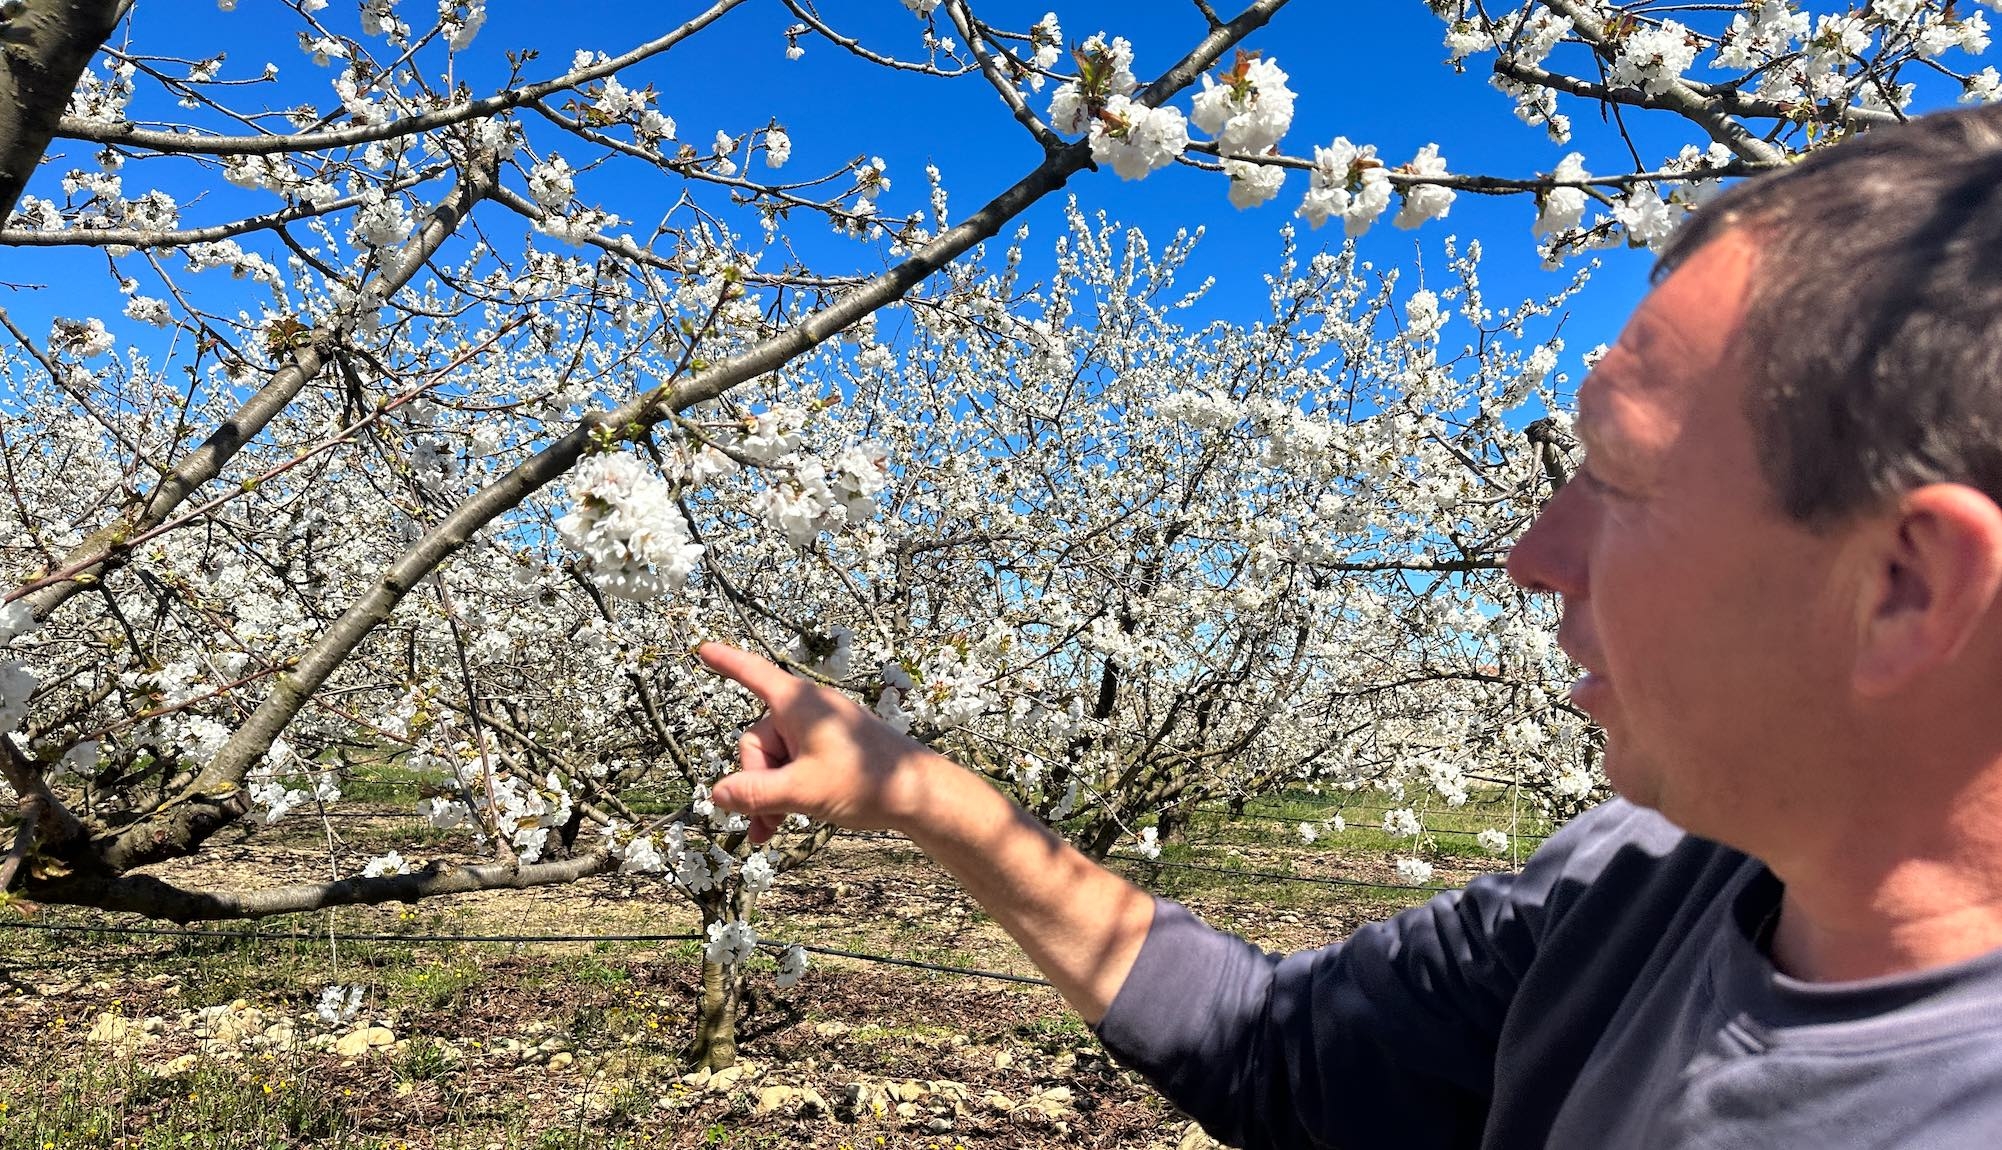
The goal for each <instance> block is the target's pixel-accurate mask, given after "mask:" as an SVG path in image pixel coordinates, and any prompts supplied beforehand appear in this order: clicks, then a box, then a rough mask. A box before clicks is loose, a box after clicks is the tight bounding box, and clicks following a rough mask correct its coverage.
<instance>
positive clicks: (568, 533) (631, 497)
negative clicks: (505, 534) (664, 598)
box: [556, 451, 702, 600]
mask: <svg viewBox="0 0 2002 1150" xmlns="http://www.w3.org/2000/svg"><path fill="white" fill-rule="evenodd" d="M569 494H570V498H571V501H572V506H571V510H570V512H569V513H568V514H566V515H564V516H563V517H561V518H560V519H558V520H557V521H556V529H557V531H559V532H561V533H562V536H563V539H564V542H566V543H568V544H569V545H570V546H571V547H574V548H576V549H577V550H578V551H579V552H581V553H582V554H583V556H584V557H585V559H586V560H587V561H588V562H589V564H590V570H591V579H592V581H593V582H595V583H596V584H597V585H598V586H599V587H600V588H602V589H603V590H604V591H605V592H606V593H607V594H610V595H615V596H617V597H618V598H621V599H632V600H642V599H651V598H653V597H654V596H656V595H659V594H661V593H662V592H664V591H667V590H671V589H674V588H678V587H680V586H681V585H682V584H684V583H686V582H687V581H688V577H689V575H690V574H692V573H693V572H694V570H695V564H696V563H697V562H698V561H700V560H701V558H702V545H701V544H700V543H696V542H694V541H693V540H692V539H691V538H690V535H689V530H688V520H687V518H686V517H685V516H683V515H682V513H681V508H680V507H678V506H677V505H676V504H675V495H674V488H673V487H672V486H671V485H669V484H668V483H667V482H666V481H665V480H663V479H661V478H660V477H659V476H657V475H655V474H654V473H653V472H652V471H650V470H649V469H648V468H647V467H646V465H645V464H643V463H641V462H640V460H639V458H638V457H637V456H634V455H631V454H628V453H626V452H623V451H611V452H605V453H603V454H599V455H592V456H590V457H588V458H586V459H585V460H584V461H583V462H582V463H580V464H578V465H577V468H576V470H575V471H573V472H572V473H571V476H570V482H569Z"/></svg>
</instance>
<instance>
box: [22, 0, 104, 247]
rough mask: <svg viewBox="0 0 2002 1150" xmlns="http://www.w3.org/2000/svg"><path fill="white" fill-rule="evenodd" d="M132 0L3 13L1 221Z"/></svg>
mask: <svg viewBox="0 0 2002 1150" xmlns="http://www.w3.org/2000/svg"><path fill="white" fill-rule="evenodd" d="M131 2H132V0H25V2H24V3H22V4H21V6H20V7H19V8H17V9H14V10H13V11H12V14H11V15H0V221H5V220H6V219H7V217H8V216H10V215H12V214H13V212H14V204H15V202H16V201H18V200H19V199H20V198H21V191H22V189H24V188H26V187H27V186H28V179H29V177H31V176H33V175H34V174H35V166H36V165H37V164H39V163H41V160H42V153H43V152H45V151H47V150H48V147H49V140H50V139H51V138H53V137H54V135H55V133H56V129H57V124H58V122H59V121H60V120H61V119H62V115H63V109H64V108H66V107H68V106H69V99H70V93H71V92H72V91H74V90H75V89H76V82H77V77H79V76H81V75H83V70H84V67H85V66H86V65H88V64H89V63H90V58H91V56H92V55H93V54H95V53H96V51H97V49H98V46H99V45H101V44H103V43H104V40H105V37H107V36H109V35H111V30H112V29H113V28H116V27H117V26H118V21H119V20H121V19H123V18H124V16H125V10H126V8H128V7H129V6H130V5H131Z"/></svg>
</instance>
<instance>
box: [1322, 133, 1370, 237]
mask: <svg viewBox="0 0 2002 1150" xmlns="http://www.w3.org/2000/svg"><path fill="white" fill-rule="evenodd" d="M1389 206H1390V176H1389V174H1388V173H1387V172H1385V171H1384V170H1383V163H1382V161H1380V160H1378V159H1377V158H1376V148H1375V146H1374V145H1367V144H1366V145H1363V146H1361V147H1358V146H1356V145H1355V144H1351V143H1349V141H1348V138H1347V137H1346V136H1336V137H1335V142H1334V143H1333V144H1331V145H1329V146H1328V147H1325V148H1323V147H1319V146H1316V147H1315V149H1314V170H1313V172H1312V173H1311V174H1310V177H1309V184H1308V189H1307V195H1306V198H1305V199H1303V200H1301V202H1300V215H1301V217H1302V218H1304V219H1305V220H1306V221H1307V225H1308V226H1309V227H1315V228H1318V227H1320V226H1321V225H1322V224H1324V223H1326V222H1327V221H1328V220H1329V219H1330V218H1331V217H1335V216H1339V217H1341V220H1342V228H1343V230H1344V231H1346V232H1347V233H1348V234H1349V235H1352V236H1359V235H1361V234H1363V233H1364V232H1366V231H1368V230H1369V226H1370V224H1372V223H1374V222H1376V218H1377V217H1378V216H1380V215H1382V214H1383V210H1384V209H1385V208H1387V207H1389Z"/></svg>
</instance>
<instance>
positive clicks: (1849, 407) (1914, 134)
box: [1656, 106, 2002, 524]
mask: <svg viewBox="0 0 2002 1150" xmlns="http://www.w3.org/2000/svg"><path fill="white" fill-rule="evenodd" d="M1741 230H1742V231H1743V232H1744V233H1746V234H1747V235H1749V236H1750V237H1751V239H1752V241H1753V243H1754V245H1755V249H1756V251H1757V256H1756V263H1755V266H1754V269H1753V272H1752V286H1751V289H1750V299H1749V300H1748V301H1747V304H1746V308H1745V317H1744V325H1743V327H1742V329H1741V331H1740V333H1739V337H1738V341H1737V346H1736V350H1737V352H1738V359H1739V362H1741V363H1743V364H1744V365H1745V366H1746V368H1747V370H1749V371H1750V372H1751V375H1752V380H1751V384H1750V386H1749V388H1748V390H1747V394H1746V405H1747V408H1746V414H1747V416H1748V418H1749V419H1750V421H1751V425H1752V431H1753V434H1754V436H1755V437H1756V439H1757V441H1758V444H1759V447H1760V451H1761V458H1762V459H1763V461H1764V465H1765V468H1766V475H1767V478H1768V480H1769V481H1770V483H1771V485H1772V488H1773V491H1774V492H1775V493H1776V494H1777V495H1778V497H1779V501H1780V504H1781V506H1782V507H1783V508H1784V510H1785V511H1786V513H1787V514H1789V515H1791V516H1792V517H1794V518H1795V519H1798V520H1801V521H1803V522H1807V523H1810V524H1825V523H1829V522H1833V521H1836V520H1838V519H1840V518H1842V517H1843V516H1845V515H1847V514H1849V513H1851V512H1855V511H1859V510H1862V509H1865V508H1868V507H1872V506H1875V505H1877V504H1879V503H1881V502H1882V501H1883V500H1885V499H1887V498H1890V497H1893V496H1896V495H1898V494H1900V493H1902V492H1904V491H1908V490H1910V489H1912V488H1913V487H1916V486H1920V485H1923V484H1927V483H1941V482H1945V483H1964V484H1967V485H1969V486H1971V487H1975V488H1978V489H1980V490H1981V491H1982V492H1984V493H1985V494H1987V496H1988V497H1989V498H1990V499H1993V500H1995V501H1996V502H1997V503H2002V106H1997V107H1984V108H1972V109H1963V110H1956V111H1951V112H1941V113H1936V114H1933V115H1929V116H1920V117H1917V118H1915V119H1913V120H1912V121H1911V122H1909V123H1906V124H1901V125H1897V126H1893V127H1885V128H1878V129H1875V130H1872V131H1870V132H1867V133H1865V134H1863V135H1861V136H1859V137H1857V138H1855V139H1851V140H1848V141H1845V142H1843V143H1841V144H1838V145H1835V146H1833V147H1829V148H1826V149H1823V150H1821V151H1818V152H1815V153H1813V154H1811V155H1809V156H1807V157H1806V158H1805V159H1803V160H1802V161H1801V162H1800V163H1798V164H1796V165H1794V166H1793V167H1790V168H1787V169H1785V170H1783V171H1779V172H1775V173H1772V174H1769V175H1764V176H1760V177H1758V178H1755V179H1751V180H1747V181H1745V182H1744V183H1742V184H1739V185H1737V186H1735V187H1733V188H1731V189H1730V190H1729V191H1727V192H1725V193H1724V194H1723V195H1721V196H1719V197H1718V198H1717V199H1716V200H1714V201H1712V202H1711V203H1710V204H1709V205H1707V206H1706V207H1704V208H1703V209H1701V210H1700V211H1698V212H1697V213H1696V214H1695V216H1694V217H1692V218H1691V219H1690V221H1689V223H1688V225H1687V226H1685V227H1684V228H1683V229H1682V231H1681V232H1680V233H1679V234H1678V235H1677V236H1676V238H1675V240H1674V241H1673V242H1672V243H1671V245H1670V246H1669V249H1668V250H1667V251H1666V252H1665V253H1664V254H1663V256H1662V258H1661V263H1660V265H1659V266H1658V267H1657V270H1656V274H1657V276H1661V275H1666V274H1667V273H1669V272H1672V271H1673V270H1674V269H1675V268H1676V266H1678V265H1679V264H1680V263H1681V262H1682V261H1683V260H1685V259H1687V258H1688V256H1689V255H1690V254H1691V253H1693V252H1695V251H1696V250H1697V249H1698V248H1700V247H1702V246H1703V245H1704V244H1705V243H1708V242H1709V241H1710V240H1712V239H1715V238H1716V237H1717V236H1719V235H1722V234H1723V233H1725V232H1727V231H1730V232H1738V231H1741Z"/></svg>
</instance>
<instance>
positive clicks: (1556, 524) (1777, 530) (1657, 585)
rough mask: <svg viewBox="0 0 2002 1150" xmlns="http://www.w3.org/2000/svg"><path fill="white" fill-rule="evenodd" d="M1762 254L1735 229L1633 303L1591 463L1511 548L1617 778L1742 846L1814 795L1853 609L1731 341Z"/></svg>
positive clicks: (1691, 824) (1589, 384)
mask: <svg viewBox="0 0 2002 1150" xmlns="http://www.w3.org/2000/svg"><path fill="white" fill-rule="evenodd" d="M1752 257H1753V249H1752V247H1751V245H1750V242H1749V241H1747V240H1745V239H1743V238H1741V237H1738V236H1736V235H1733V234H1726V235H1724V236H1722V237H1721V238H1719V239H1717V240H1714V241H1712V242H1710V243H1709V244H1707V245H1706V246H1704V247H1703V248H1701V249H1699V250H1698V251H1697V252H1696V253H1695V254H1694V255H1693V256H1691V257H1690V258H1689V259H1688V260H1687V261H1686V262H1685V263H1684V264H1683V265H1682V267H1680V268H1679V269H1678V270H1677V271H1676V272H1675V274H1674V275H1673V276H1671V277H1670V278H1669V279H1668V280H1667V281H1665V282H1664V283H1662V284H1661V285H1660V286H1659V287H1657V288H1656V289H1655V290H1654V291H1653V292H1652V293H1650V294H1649V296H1648V297H1647V299H1646V300H1645V301H1644V302H1643V303H1642V304H1641V306H1640V308H1639V309H1638V310H1636V311H1635V313H1634V315H1633V317H1632V319H1631V320H1630V321H1629V322H1628V324H1627V326H1626V329H1625V330H1624V331H1623V332H1622V333H1621V335H1620V339H1619V342H1618V343H1617V344H1616V345H1615V346H1614V347H1613V348H1612V349H1611V350H1609V351H1608V352H1607V353H1606V355H1605V357H1604V358H1603V359H1602V360H1600V361H1599V363H1598V364H1597V366H1596V367H1595V368H1594V369H1593V371H1592V373H1591V375H1590V377H1589V378H1587V379H1586V380H1585V382H1584V384H1583V385H1582V386H1581V387H1580V388H1579V392H1578V421H1577V424H1576V431H1577V433H1578V437H1579V439H1580V441H1581V442H1582V444H1583V445H1584V448H1585V460H1584V462H1583V464H1582V465H1581V466H1580V468H1579V470H1578V472H1577V474H1576V476H1574V478H1573V479H1572V481H1571V482H1570V483H1568V484H1567V485H1566V486H1565V487H1564V489H1563V490H1562V491H1561V492H1559V493H1558V494H1557V495H1556V496H1555V497H1554V498H1552V499H1551V501H1550V502H1549V504H1547V505H1546V506H1545V507H1544V509H1543V511H1542V513H1541V514H1540V515H1539V516H1538V517H1537V520H1536V522H1535V523H1534V524H1533V525H1532V526H1531V527H1530V529H1529V531H1528V532H1527V533H1526V534H1525V535H1524V536H1523V538H1522V541H1521V542H1520V543H1519V544H1518V545H1517V546H1516V549H1515V552H1514V554H1513V555H1512V556H1511V557H1510V559H1509V573H1510V575H1511V576H1512V577H1513V578H1514V579H1515V580H1516V582H1518V583H1520V584H1522V585H1523V586H1525V587H1529V588H1532V589H1536V590H1547V591H1555V592H1557V593H1558V594H1559V595H1561V596H1562V598H1563V607H1564V610H1563V624H1562V625H1561V626H1560V627H1559V628H1558V640H1559V643H1560V645H1562V647H1563V648H1564V650H1565V651H1567V652H1568V653H1569V654H1570V655H1571V657H1572V658H1573V659H1574V660H1576V661H1577V662H1578V663H1580V664H1581V665H1582V666H1583V667H1584V668H1585V670H1586V672H1587V674H1586V675H1585V676H1584V677H1583V678H1581V679H1580V680H1579V681H1578V682H1577V684H1576V685H1575V686H1574V687H1573V689H1572V698H1573V700H1574V701H1575V702H1576V703H1577V704H1578V705H1579V707H1581V708H1582V709H1584V710H1585V711H1587V712H1589V713H1590V714H1591V715H1592V716H1593V718H1595V719H1597V720H1598V721H1599V723H1600V724H1601V725H1602V726H1604V728H1605V729H1606V734H1607V752H1606V762H1605V768H1606V774H1607V776H1608V777H1609V778H1610V779H1611V780H1612V783H1613V785H1614V786H1615V787H1616V788H1618V790H1619V791H1620V792H1621V793H1622V794H1624V795H1626V796H1627V797H1628V798H1630V799H1632V800H1634V801H1635V802H1637V803H1640V804H1642V805H1644V806H1650V807H1654V808H1656V809H1658V810H1660V811H1661V812H1662V813H1663V814H1665V815H1667V816H1668V817H1669V818H1670V819H1672V820H1674V821H1676V822H1678V823H1680V824H1681V825H1682V826H1684V827H1685V828H1687V829H1689V830H1692V831H1696V832H1697V833H1700V834H1706V835H1709V836H1711V837H1715V838H1720V839H1723V840H1725V841H1731V842H1733V843H1734V845H1739V846H1749V845H1751V844H1749V843H1747V842H1746V841H1745V839H1746V838H1748V837H1754V838H1755V837H1756V836H1757V833H1758V832H1759V831H1760V830H1761V829H1762V828H1766V827H1770V826H1771V825H1773V824H1772V822H1771V820H1772V819H1774V818H1785V817H1789V816H1790V815H1796V816H1797V815H1798V814H1800V813H1802V812H1801V810H1800V807H1801V805H1802V801H1803V798H1804V797H1806V796H1811V795H1812V793H1813V773H1814V766H1815V763H1816V755H1817V751H1816V746H1817V743H1818V741H1819V740H1823V739H1826V738H1827V737H1828V725H1827V723H1825V722H1824V720H1825V719H1826V718H1827V717H1828V716H1829V714H1830V711H1829V708H1830V706H1831V701H1832V700H1835V699H1837V698H1839V697H1840V695H1841V693H1842V691H1843V690H1844V688H1845V686H1846V682H1847V679H1846V670H1847V668H1846V659H1845V657H1844V655H1843V653H1842V652H1843V650H1844V644H1845V642H1846V641H1847V639H1848V638H1849V637H1850V634H1851V632H1852V631H1853V624H1854V620H1853V612H1846V611H1845V609H1844V607H1843V605H1842V596H1841V595H1839V594H1837V593H1835V590H1834V582H1835V581H1834V580H1833V579H1832V578H1831V576H1832V574H1833V571H1834V569H1835V560H1836V553H1837V550H1838V548H1839V543H1838V542H1837V541H1835V540H1834V539H1832V538H1827V537H1822V536H1818V535H1816V534H1814V533H1812V532H1809V531H1808V530H1807V529H1805V528H1804V527H1802V526H1801V525H1799V524H1797V523H1795V522H1794V521H1792V520H1790V519H1788V518H1786V517H1785V515H1784V514H1783V513H1782V512H1781V511H1780V509H1779V506H1778V502H1777V500H1776V498H1775V497H1774V495H1773V494H1772V492H1771V490H1770V488H1769V485H1768V484H1767V483H1766V481H1765V479H1764V477H1763V475H1762V473H1761V470H1760V466H1759V458H1758V454H1757V448H1756V445H1755V443H1754V440H1753V436H1752V430H1751V427H1750V425H1749V423H1748V421H1747V419H1746V416H1745V405H1744V398H1745V389H1746V385H1747V380H1746V376H1745V371H1744V368H1743V367H1742V366H1740V364H1739V363H1738V361H1737V359H1738V357H1737V354H1736V353H1735V352H1734V349H1733V347H1732V341H1733V337H1734V335H1735V333H1736V330H1737V327H1738V323H1739V320H1740V318H1741V316H1742V314H1743V307H1744V301H1745V293H1746V287H1747V282H1748V277H1749V276H1750V275H1751V274H1752V272H1753V267H1752V262H1753V260H1752ZM1748 354H1756V349H1751V350H1750V352H1749V353H1748ZM1851 602H1852V603H1853V600H1851ZM1746 828H1749V829H1750V830H1751V832H1752V833H1751V834H1746V833H1743V832H1744V831H1745V829H1746Z"/></svg>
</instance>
